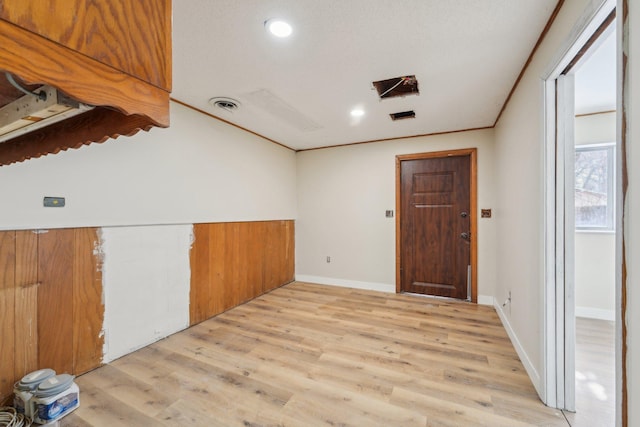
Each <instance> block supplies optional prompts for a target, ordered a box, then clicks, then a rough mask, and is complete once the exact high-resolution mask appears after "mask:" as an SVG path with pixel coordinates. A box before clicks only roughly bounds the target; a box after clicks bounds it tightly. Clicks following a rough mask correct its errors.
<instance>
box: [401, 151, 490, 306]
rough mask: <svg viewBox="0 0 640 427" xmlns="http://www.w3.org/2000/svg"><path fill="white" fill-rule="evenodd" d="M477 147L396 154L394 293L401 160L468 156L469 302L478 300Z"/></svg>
mask: <svg viewBox="0 0 640 427" xmlns="http://www.w3.org/2000/svg"><path fill="white" fill-rule="evenodd" d="M477 153H478V149H477V148H463V149H459V150H446V151H432V152H427V153H415V154H401V155H397V156H396V293H400V292H402V290H401V283H400V281H401V275H400V267H401V266H402V251H401V241H400V240H401V239H400V237H401V236H400V231H401V227H400V224H401V223H402V219H403V212H402V194H401V193H402V186H401V177H400V173H401V170H402V162H404V161H409V160H424V159H437V158H446V157H454V156H470V160H471V161H470V168H471V170H470V181H471V182H470V183H469V185H470V188H469V197H470V200H469V206H470V213H469V220H470V225H471V227H470V231H471V260H470V262H471V295H470V297H471V298H470V299H471V302H473V303H477V302H478V184H477V183H478V163H477V157H478V155H477Z"/></svg>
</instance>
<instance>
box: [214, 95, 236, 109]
mask: <svg viewBox="0 0 640 427" xmlns="http://www.w3.org/2000/svg"><path fill="white" fill-rule="evenodd" d="M209 104H210V105H211V106H212V107H214V108H216V109H220V110H224V111H226V112H228V113H233V112H234V111H236V110H237V109H238V108H240V102H239V101H236V100H235V99H233V98H225V97H223V96H218V97H215V98H211V99H210V100H209Z"/></svg>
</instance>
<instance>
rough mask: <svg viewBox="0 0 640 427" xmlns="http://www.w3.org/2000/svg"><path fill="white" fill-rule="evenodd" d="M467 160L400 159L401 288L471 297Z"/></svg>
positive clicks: (459, 157) (468, 157) (460, 157)
mask: <svg viewBox="0 0 640 427" xmlns="http://www.w3.org/2000/svg"><path fill="white" fill-rule="evenodd" d="M436 154H437V153H436ZM473 154H475V152H473ZM407 157H411V156H407ZM471 160H472V153H469V152H468V151H467V152H466V154H462V155H451V153H448V154H446V155H445V156H444V157H440V156H435V157H431V156H430V157H427V158H409V159H405V160H402V158H400V159H399V163H400V178H399V181H400V182H399V185H400V209H401V210H400V217H399V222H400V227H399V228H400V245H399V251H400V254H399V255H400V274H399V276H400V290H401V291H403V292H412V293H419V294H426V295H435V296H443V297H451V298H457V299H471V291H470V288H471V280H472V274H471V265H472V262H471V241H472V239H475V237H476V236H474V233H472V231H475V230H472V223H473V222H472V219H475V216H472V213H473V212H472V203H471V195H472V192H471V187H472V185H471V177H472V173H471V166H472V161H471ZM473 228H475V227H473Z"/></svg>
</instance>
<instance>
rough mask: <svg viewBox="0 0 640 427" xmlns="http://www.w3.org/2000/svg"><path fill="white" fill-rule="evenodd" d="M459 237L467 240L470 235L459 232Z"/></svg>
mask: <svg viewBox="0 0 640 427" xmlns="http://www.w3.org/2000/svg"><path fill="white" fill-rule="evenodd" d="M460 237H462V238H463V239H464V240H469V238H470V237H471V233H466V232H465V233H460Z"/></svg>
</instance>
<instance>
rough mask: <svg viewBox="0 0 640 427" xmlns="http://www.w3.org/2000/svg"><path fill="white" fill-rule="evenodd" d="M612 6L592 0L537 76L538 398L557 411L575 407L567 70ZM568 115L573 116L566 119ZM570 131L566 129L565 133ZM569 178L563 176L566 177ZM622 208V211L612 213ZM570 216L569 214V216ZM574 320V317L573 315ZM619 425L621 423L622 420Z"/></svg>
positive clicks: (620, 408)
mask: <svg viewBox="0 0 640 427" xmlns="http://www.w3.org/2000/svg"><path fill="white" fill-rule="evenodd" d="M613 10H616V0H592V1H591V2H590V3H589V4H588V5H587V7H586V9H585V11H584V12H583V15H582V17H581V18H580V19H579V21H578V22H577V23H576V25H575V26H574V28H573V29H572V31H571V34H570V35H569V37H568V38H567V39H566V41H565V44H564V46H563V47H562V49H560V51H559V52H558V55H557V56H556V58H555V59H554V61H553V62H552V63H551V65H550V67H549V68H548V70H547V72H546V73H544V74H543V76H542V82H543V92H544V95H543V96H544V111H543V117H544V118H543V120H544V126H545V131H544V132H545V133H544V146H545V148H544V153H545V154H544V156H545V160H544V164H545V166H544V168H545V221H544V222H545V244H544V269H545V286H544V301H545V304H544V328H543V330H544V358H543V371H544V373H543V384H544V385H543V390H542V394H541V396H540V397H541V398H542V401H543V402H544V403H545V404H546V405H547V406H551V407H554V408H558V409H568V410H570V411H572V410H575V400H574V399H575V379H574V375H573V374H574V373H575V327H574V324H572V322H571V318H572V317H574V316H575V312H574V304H575V300H574V293H575V291H574V283H573V281H572V280H571V276H570V275H569V276H567V269H571V268H573V262H574V259H575V250H574V247H573V245H572V242H571V234H572V233H575V231H574V227H573V222H572V221H571V222H567V218H566V216H567V215H571V214H572V212H573V210H572V205H571V206H570V205H569V204H570V203H571V204H572V203H573V198H572V197H569V200H567V197H565V196H566V195H570V194H572V192H573V191H574V190H575V189H574V188H573V181H572V177H573V174H571V175H569V176H567V166H569V169H568V171H569V172H571V171H572V168H573V158H572V157H571V156H572V155H573V153H574V151H573V150H574V141H573V135H572V128H571V129H567V126H566V125H565V121H566V120H569V119H568V118H567V117H566V114H565V113H566V110H567V108H566V107H567V105H566V104H567V103H569V102H573V82H572V78H571V76H570V75H567V74H570V69H571V68H572V67H573V66H575V65H576V64H577V63H578V62H579V60H580V58H581V56H582V55H583V54H584V53H585V52H586V51H587V49H586V48H585V47H589V46H590V45H591V44H592V43H593V42H594V41H595V40H596V39H597V37H598V36H599V34H600V33H599V31H601V27H602V25H603V23H604V22H605V21H606V20H607V18H608V17H609V15H610V14H611V12H612V11H613ZM621 26H622V25H620V24H618V29H617V49H618V59H617V61H618V67H619V70H618V76H620V73H621V71H620V68H621V67H620V65H621V63H620V56H619V55H620V47H621V40H622V37H621V35H622V29H621ZM621 91H622V87H621V82H620V78H619V77H618V83H617V93H618V101H617V104H618V105H617V110H618V118H617V122H618V124H617V126H618V130H617V133H618V137H617V138H616V139H617V148H616V158H621V157H620V156H621V150H622V149H623V145H624V140H623V139H621V138H620V120H621V119H620V115H621V114H624V109H623V107H622V105H621V101H620V93H621ZM571 119H573V118H571ZM567 131H569V132H567ZM616 169H617V170H616V175H617V176H616V209H619V207H620V206H621V197H622V191H620V188H621V185H620V181H621V171H620V168H619V167H617V168H616ZM567 178H568V179H567ZM617 212H621V211H617ZM570 219H571V218H570ZM621 221H622V215H621V214H616V269H617V271H616V310H617V311H618V312H617V313H616V425H619V424H620V422H621V414H624V413H625V412H626V411H625V410H624V403H625V402H626V390H625V388H626V376H625V375H624V374H623V373H621V366H623V365H624V364H625V363H626V353H625V352H624V350H623V351H621V352H620V343H621V342H624V341H625V332H624V331H623V330H622V324H623V323H624V322H623V321H621V320H622V319H624V316H625V305H624V303H621V302H620V301H621V294H622V293H624V291H625V285H624V283H622V280H621V277H620V276H621V274H620V272H619V263H621V262H620V252H621V243H620V237H619V236H620V230H621ZM573 320H575V319H573ZM622 424H623V425H624V424H625V423H622Z"/></svg>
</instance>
